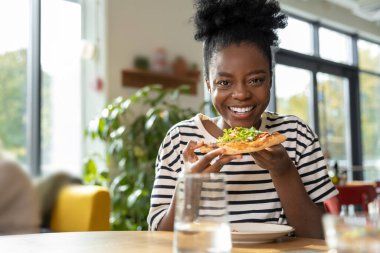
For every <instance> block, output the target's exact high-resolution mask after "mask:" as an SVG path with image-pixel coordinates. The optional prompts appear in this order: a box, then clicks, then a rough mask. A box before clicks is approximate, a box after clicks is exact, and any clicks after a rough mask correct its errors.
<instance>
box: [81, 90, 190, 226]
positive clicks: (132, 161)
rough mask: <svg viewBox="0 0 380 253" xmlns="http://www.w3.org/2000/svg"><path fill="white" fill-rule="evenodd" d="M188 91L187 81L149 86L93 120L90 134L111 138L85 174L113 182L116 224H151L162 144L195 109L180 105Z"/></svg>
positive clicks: (97, 181) (87, 178)
mask: <svg viewBox="0 0 380 253" xmlns="http://www.w3.org/2000/svg"><path fill="white" fill-rule="evenodd" d="M188 91H189V89H188V87H187V86H181V87H180V88H177V89H170V90H163V89H162V88H161V86H159V85H152V86H147V87H144V88H142V89H140V90H138V91H137V92H136V93H135V94H134V95H132V96H131V97H129V98H127V99H125V98H121V97H119V98H116V99H115V100H114V101H113V102H112V103H110V104H109V105H107V106H106V107H105V108H104V109H103V111H102V112H101V113H100V114H99V115H98V116H97V117H96V118H95V119H94V120H93V121H91V122H90V125H89V128H88V130H87V131H86V134H87V135H88V136H90V137H91V138H92V139H99V140H101V141H102V142H103V143H105V144H106V157H105V159H104V161H102V159H101V157H102V156H99V155H93V156H91V157H90V158H89V159H88V160H87V161H86V163H85V165H84V180H85V182H87V183H89V184H98V185H105V186H108V187H109V189H110V192H111V195H112V214H111V224H112V228H113V230H144V229H147V223H146V216H147V214H148V211H149V204H150V193H151V189H152V186H153V181H154V175H155V171H154V168H155V160H156V156H157V152H158V149H159V146H160V144H161V142H162V140H163V139H164V137H165V135H166V133H167V131H168V130H169V128H170V127H171V126H173V125H174V124H175V123H177V122H179V121H181V120H184V119H188V118H190V117H192V116H193V115H195V112H194V111H192V110H191V109H183V108H180V107H179V106H178V105H177V104H178V95H179V94H180V93H187V92H188ZM102 164H103V165H102Z"/></svg>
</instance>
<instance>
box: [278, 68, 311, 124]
mask: <svg viewBox="0 0 380 253" xmlns="http://www.w3.org/2000/svg"><path fill="white" fill-rule="evenodd" d="M295 77H297V78H295ZM290 80H292V81H290ZM275 81H276V111H277V112H278V113H280V114H293V115H296V116H298V117H300V118H301V119H303V120H304V121H305V122H307V123H310V122H309V101H311V100H310V94H311V87H312V73H311V72H310V71H308V70H304V69H300V68H293V67H288V66H284V65H280V64H278V65H276V72H275Z"/></svg>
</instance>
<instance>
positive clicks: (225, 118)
mask: <svg viewBox="0 0 380 253" xmlns="http://www.w3.org/2000/svg"><path fill="white" fill-rule="evenodd" d="M195 6H196V13H195V18H194V21H195V27H196V33H195V39H197V40H199V41H202V42H203V56H204V78H205V83H206V85H207V89H208V91H209V93H210V96H211V99H212V103H213V105H214V107H215V108H216V110H217V111H218V113H219V114H220V116H218V117H215V118H209V117H207V116H205V115H202V114H198V115H197V116H195V117H193V118H191V119H189V120H185V121H182V122H180V123H178V124H176V125H175V126H174V127H172V128H171V129H170V130H169V132H168V134H167V135H166V137H165V139H164V141H163V143H162V145H161V148H160V150H159V153H158V157H157V163H156V178H155V182H154V188H153V191H152V196H151V209H150V213H149V216H148V222H149V225H150V228H151V229H152V230H172V229H173V219H174V214H175V209H174V206H175V205H174V202H173V199H174V189H175V188H176V185H177V178H178V176H179V175H180V174H181V173H183V172H184V169H183V167H184V166H183V165H184V164H189V167H188V168H186V172H185V173H223V174H225V175H226V181H227V186H226V188H227V189H226V190H227V193H228V194H227V200H228V210H229V217H228V219H229V221H230V222H231V223H250V224H253V223H255V222H262V223H278V224H289V225H290V226H292V227H294V228H295V233H296V234H297V235H298V236H305V237H322V224H321V215H322V213H323V212H324V208H323V201H324V200H326V199H328V198H330V197H332V196H334V195H336V194H337V191H336V189H335V187H334V186H333V185H332V183H331V181H330V179H329V177H328V175H327V170H326V162H325V160H324V157H323V154H322V151H321V148H320V144H319V141H318V137H317V136H316V135H315V133H314V132H313V131H312V130H311V129H310V127H309V126H308V125H306V124H305V123H304V122H303V121H302V120H301V119H299V118H297V117H295V116H290V115H278V114H276V113H273V112H266V111H265V109H266V107H267V105H268V103H269V98H270V90H271V85H272V67H273V66H272V51H271V47H273V46H277V42H278V41H277V39H278V38H277V35H276V30H277V29H279V28H283V27H284V26H285V25H286V17H285V16H284V14H282V13H281V11H280V8H279V5H278V2H277V1H274V0H258V1H250V0H235V1H227V0H226V1H211V0H210V1H204V0H198V1H196V5H195ZM233 127H245V128H250V127H255V128H257V129H258V130H260V131H262V132H268V133H270V134H271V133H275V132H279V133H281V134H282V135H284V136H285V137H286V138H287V139H286V141H284V142H283V143H282V144H278V145H274V146H271V147H268V148H266V149H264V150H261V151H257V152H253V153H244V154H242V155H240V154H239V155H227V152H226V150H224V149H223V148H219V149H215V150H213V151H211V152H209V153H207V154H202V153H199V152H197V149H198V148H200V147H201V146H202V145H203V143H204V142H216V140H217V137H219V136H221V135H222V133H223V131H222V130H226V129H229V128H233ZM226 131H228V130H226Z"/></svg>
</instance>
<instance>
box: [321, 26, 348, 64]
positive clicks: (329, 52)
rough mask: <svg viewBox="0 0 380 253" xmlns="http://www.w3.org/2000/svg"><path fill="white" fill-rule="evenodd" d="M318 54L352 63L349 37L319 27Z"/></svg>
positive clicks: (325, 57) (329, 58)
mask: <svg viewBox="0 0 380 253" xmlns="http://www.w3.org/2000/svg"><path fill="white" fill-rule="evenodd" d="M319 45H320V50H319V51H320V55H321V57H322V58H324V59H327V60H331V61H335V62H340V63H347V64H352V44H351V38H350V37H349V36H347V35H345V34H342V33H338V32H335V31H332V30H329V29H326V28H323V27H322V28H320V29H319Z"/></svg>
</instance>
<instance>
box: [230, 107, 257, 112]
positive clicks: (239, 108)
mask: <svg viewBox="0 0 380 253" xmlns="http://www.w3.org/2000/svg"><path fill="white" fill-rule="evenodd" d="M253 108H254V106H247V107H235V106H229V107H228V109H229V110H231V111H232V112H234V113H247V112H250V111H252V110H253Z"/></svg>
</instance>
